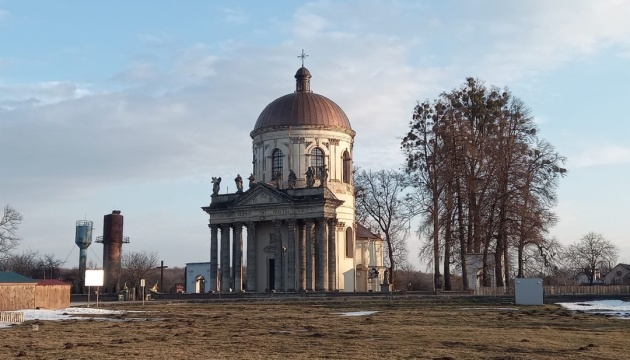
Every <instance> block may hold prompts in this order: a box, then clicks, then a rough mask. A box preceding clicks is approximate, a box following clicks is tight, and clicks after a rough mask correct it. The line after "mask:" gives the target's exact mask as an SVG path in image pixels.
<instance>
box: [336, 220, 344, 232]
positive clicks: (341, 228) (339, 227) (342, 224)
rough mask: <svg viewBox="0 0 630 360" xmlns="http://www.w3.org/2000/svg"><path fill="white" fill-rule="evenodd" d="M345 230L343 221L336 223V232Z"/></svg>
mask: <svg viewBox="0 0 630 360" xmlns="http://www.w3.org/2000/svg"><path fill="white" fill-rule="evenodd" d="M345 228H346V223H345V222H343V221H339V222H337V230H343V229H345Z"/></svg>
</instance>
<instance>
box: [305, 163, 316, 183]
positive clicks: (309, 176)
mask: <svg viewBox="0 0 630 360" xmlns="http://www.w3.org/2000/svg"><path fill="white" fill-rule="evenodd" d="M304 175H306V187H313V185H315V172H314V171H313V167H312V166H309V168H308V170H306V174H304Z"/></svg>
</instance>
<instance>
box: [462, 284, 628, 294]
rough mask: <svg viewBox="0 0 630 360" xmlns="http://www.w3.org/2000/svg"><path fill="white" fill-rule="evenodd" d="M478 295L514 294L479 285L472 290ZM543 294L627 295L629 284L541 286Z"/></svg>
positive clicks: (505, 290) (504, 289)
mask: <svg viewBox="0 0 630 360" xmlns="http://www.w3.org/2000/svg"><path fill="white" fill-rule="evenodd" d="M474 294H475V295H478V296H510V295H514V288H512V287H479V288H476V289H475V290H474ZM543 294H544V295H577V294H589V295H628V294H630V285H609V286H582V285H567V286H543Z"/></svg>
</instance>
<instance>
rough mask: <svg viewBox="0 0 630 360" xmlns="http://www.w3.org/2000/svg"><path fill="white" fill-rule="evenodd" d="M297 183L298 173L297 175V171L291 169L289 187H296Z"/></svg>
mask: <svg viewBox="0 0 630 360" xmlns="http://www.w3.org/2000/svg"><path fill="white" fill-rule="evenodd" d="M296 183H297V175H295V171H293V170H289V189H295V184H296Z"/></svg>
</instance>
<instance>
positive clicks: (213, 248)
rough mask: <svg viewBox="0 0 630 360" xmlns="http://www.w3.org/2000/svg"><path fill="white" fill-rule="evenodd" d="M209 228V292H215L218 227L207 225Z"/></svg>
mask: <svg viewBox="0 0 630 360" xmlns="http://www.w3.org/2000/svg"><path fill="white" fill-rule="evenodd" d="M208 227H209V228H210V291H217V290H218V288H217V271H218V268H219V267H218V265H219V264H218V261H219V258H218V250H219V248H218V245H219V238H218V232H219V226H218V225H208Z"/></svg>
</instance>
